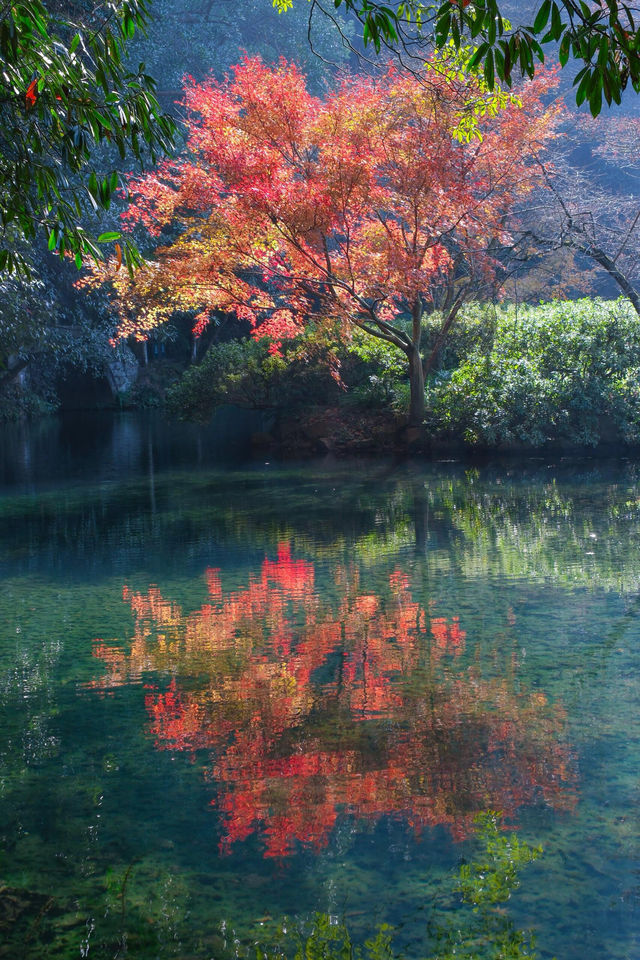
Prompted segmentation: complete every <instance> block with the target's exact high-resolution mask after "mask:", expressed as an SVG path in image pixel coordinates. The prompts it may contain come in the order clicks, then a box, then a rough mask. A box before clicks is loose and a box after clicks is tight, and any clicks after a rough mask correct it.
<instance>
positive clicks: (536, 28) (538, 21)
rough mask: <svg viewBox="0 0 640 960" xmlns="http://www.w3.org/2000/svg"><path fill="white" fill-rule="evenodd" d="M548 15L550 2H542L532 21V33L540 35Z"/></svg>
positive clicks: (549, 0) (545, 0)
mask: <svg viewBox="0 0 640 960" xmlns="http://www.w3.org/2000/svg"><path fill="white" fill-rule="evenodd" d="M550 13H551V0H544V3H543V4H542V6H541V7H540V9H539V10H538V13H537V15H536V18H535V20H534V21H533V32H534V33H542V31H543V30H544V28H545V27H546V25H547V21H548V20H549V14H550Z"/></svg>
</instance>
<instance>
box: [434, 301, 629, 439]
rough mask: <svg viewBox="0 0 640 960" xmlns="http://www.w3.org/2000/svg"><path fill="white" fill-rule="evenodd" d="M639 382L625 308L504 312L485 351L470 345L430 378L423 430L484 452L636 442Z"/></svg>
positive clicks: (605, 305) (580, 305) (573, 305)
mask: <svg viewBox="0 0 640 960" xmlns="http://www.w3.org/2000/svg"><path fill="white" fill-rule="evenodd" d="M462 323H463V324H464V320H463V321H462ZM639 380H640V321H639V319H638V316H637V314H636V313H635V312H634V311H633V309H632V307H631V305H630V304H629V303H628V302H626V301H623V300H619V301H615V302H606V301H598V300H578V301H573V302H571V301H568V302H564V301H563V302H561V301H555V302H553V303H548V304H541V305H540V306H537V307H520V308H519V309H518V310H516V309H515V308H514V307H513V306H505V307H502V308H499V309H498V310H497V311H496V328H495V335H494V338H493V345H492V347H491V349H490V350H489V352H488V353H487V352H484V350H483V349H482V345H480V344H479V345H477V346H476V347H474V348H473V349H472V350H471V352H470V354H469V355H468V357H467V358H466V360H465V361H464V362H463V363H461V364H460V366H459V367H458V368H457V369H455V370H454V371H453V372H452V373H451V374H450V375H445V376H443V375H442V374H440V375H436V376H434V377H433V378H432V382H431V384H430V389H429V407H430V415H431V425H430V426H431V431H432V432H433V434H434V435H435V436H439V437H447V438H452V437H453V438H456V439H464V440H465V441H466V442H468V443H471V444H483V445H488V446H494V445H499V444H527V445H533V446H539V445H541V444H543V443H545V442H546V441H547V440H549V439H554V440H556V439H557V440H565V441H570V442H574V443H580V444H592V445H595V444H596V443H598V442H599V441H600V440H614V439H619V440H623V441H626V442H634V443H635V442H638V441H640V389H639Z"/></svg>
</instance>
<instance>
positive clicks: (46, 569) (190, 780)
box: [0, 416, 640, 960]
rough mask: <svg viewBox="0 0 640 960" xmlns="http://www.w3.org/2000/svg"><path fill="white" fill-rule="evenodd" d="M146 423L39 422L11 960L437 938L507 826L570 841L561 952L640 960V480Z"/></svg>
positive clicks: (0, 905) (29, 458)
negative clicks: (280, 448)
mask: <svg viewBox="0 0 640 960" xmlns="http://www.w3.org/2000/svg"><path fill="white" fill-rule="evenodd" d="M233 437H234V433H233V431H232V430H227V431H226V432H224V431H221V430H220V429H219V428H215V429H209V430H197V429H195V428H193V429H192V428H185V427H184V426H176V425H174V426H168V427H167V426H166V425H163V424H162V423H160V422H159V421H156V420H153V419H149V420H145V419H142V418H137V417H131V416H129V417H126V416H125V417H121V418H115V419H110V418H103V419H100V418H93V419H92V418H85V419H83V420H80V421H78V420H71V419H68V420H67V421H61V422H60V421H51V422H49V424H41V425H40V426H39V427H37V428H33V429H32V430H28V429H24V428H20V429H17V428H16V430H15V431H14V432H8V433H7V435H6V443H5V446H4V448H3V452H4V460H3V462H2V464H1V466H0V577H1V578H2V579H1V586H0V631H1V632H0V957H3V958H4V957H8V958H12V960H13V958H22V957H24V958H25V960H32V958H45V957H46V958H49V957H51V958H56V960H57V958H65V960H66V958H71V957H96V958H107V957H123V956H129V957H135V958H141V960H147V958H156V957H159V958H164V957H180V958H185V960H186V958H198V960H205V958H209V957H223V956H227V955H229V956H232V955H233V954H234V953H236V952H239V953H245V952H246V951H247V949H248V948H249V947H250V945H251V943H253V942H255V941H256V940H257V939H264V938H265V937H268V936H269V930H270V927H271V924H272V922H273V923H275V922H276V921H278V920H280V918H282V917H283V916H285V915H286V916H289V917H306V916H309V915H310V914H311V913H312V912H313V911H316V910H319V911H324V912H328V913H330V914H332V915H333V916H335V917H344V918H345V919H346V921H347V923H348V924H349V926H350V927H351V929H352V930H353V932H354V936H355V937H356V938H362V937H365V936H367V935H368V934H370V933H371V932H372V930H373V929H374V928H375V925H376V924H377V923H379V922H382V921H388V922H390V923H392V924H394V925H395V926H396V927H397V930H398V932H397V935H396V936H397V939H398V943H399V944H400V946H401V947H402V949H403V950H404V952H405V955H406V956H409V957H411V956H415V957H418V956H422V957H424V956H425V952H424V947H423V946H422V938H423V932H424V929H425V927H426V924H427V922H428V920H429V916H430V911H431V909H432V906H433V903H434V902H435V900H436V899H437V897H438V895H439V891H440V890H441V889H442V888H443V885H446V884H447V883H448V878H449V877H450V876H451V874H452V873H453V872H455V871H456V869H457V868H458V866H459V864H460V862H461V861H462V860H464V859H465V858H467V857H469V856H471V855H472V853H471V851H472V850H473V829H474V824H473V820H474V816H475V815H476V814H477V813H478V812H480V811H483V810H487V809H493V810H500V811H502V813H503V814H504V819H505V825H506V826H511V827H517V829H518V830H519V832H520V834H521V835H522V836H523V837H524V838H526V839H528V840H530V841H531V842H534V843H540V844H542V846H543V848H544V856H543V857H542V858H541V859H540V860H539V861H538V862H537V863H536V864H535V865H532V866H530V867H527V868H526V871H525V873H523V877H522V886H521V888H520V889H519V890H518V891H517V893H516V894H515V895H514V896H513V898H512V903H510V905H509V906H510V910H511V911H512V915H513V917H514V921H515V922H516V923H517V924H518V925H520V926H522V927H530V928H533V929H534V931H535V933H536V937H537V948H538V951H539V953H540V956H542V957H552V956H556V957H558V960H560V958H569V960H571V958H575V960H577V958H585V957H589V958H609V957H611V958H628V960H637V957H638V955H640V950H639V947H638V928H639V913H638V905H639V896H640V881H639V874H638V868H639V842H638V813H637V810H638V767H639V764H638V761H639V760H640V720H639V718H638V688H639V683H638V677H639V675H640V673H639V666H640V664H639V657H640V652H639V651H640V647H639V644H638V640H639V637H640V594H639V587H640V486H639V479H640V467H639V466H636V465H635V464H633V463H629V462H598V461H588V460H583V461H573V462H572V461H563V460H558V461H556V462H545V461H542V460H528V461H523V462H521V463H518V464H514V463H510V464H509V463H507V464H485V465H483V466H479V465H471V464H468V463H467V464H465V463H461V462H447V463H444V462H443V463H426V462H405V463H393V462H390V461H389V462H387V461H384V462H382V461H363V460H359V461H356V462H333V463H332V462H329V461H324V462H317V463H311V464H302V465H300V464H288V463H284V464H282V463H280V464H278V463H275V462H268V461H266V462H265V459H264V458H263V459H260V460H243V459H242V457H241V452H240V451H239V450H238V449H236V448H235V447H234V443H233Z"/></svg>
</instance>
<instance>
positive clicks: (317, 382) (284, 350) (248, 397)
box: [167, 336, 340, 420]
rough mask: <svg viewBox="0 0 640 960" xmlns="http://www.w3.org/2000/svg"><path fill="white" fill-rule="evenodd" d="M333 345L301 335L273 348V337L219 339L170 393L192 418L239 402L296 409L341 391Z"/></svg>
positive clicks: (180, 411) (170, 399) (178, 407)
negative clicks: (279, 346) (270, 338)
mask: <svg viewBox="0 0 640 960" xmlns="http://www.w3.org/2000/svg"><path fill="white" fill-rule="evenodd" d="M335 371H336V367H335V358H334V356H333V354H332V351H331V348H330V345H327V344H324V343H322V342H318V341H315V340H314V339H313V338H306V337H305V336H302V337H299V338H298V339H296V340H292V341H288V342H287V343H285V344H284V345H283V346H282V347H281V348H280V350H279V351H278V352H274V348H273V345H272V344H271V342H270V341H269V340H268V339H266V338H263V339H261V340H253V339H249V340H234V341H231V342H229V343H221V344H215V345H213V346H211V347H210V348H209V350H208V351H207V353H206V354H205V356H204V358H203V359H202V361H201V362H200V363H199V364H198V365H197V366H193V367H191V368H190V369H189V370H187V372H186V373H185V374H184V376H183V377H182V379H181V380H180V381H179V382H178V383H177V384H175V385H174V386H173V387H172V388H171V389H170V390H169V391H168V394H167V400H168V404H169V408H170V409H171V410H172V411H173V412H174V413H177V414H178V415H179V416H181V417H184V418H185V419H190V420H208V419H209V417H210V416H211V414H212V412H213V410H214V409H215V407H217V406H220V405H222V404H226V403H229V404H235V405H237V406H240V407H249V408H252V409H258V410H266V409H272V408H280V409H287V410H291V409H292V408H295V407H297V406H300V405H301V404H307V405H313V404H315V403H327V402H329V401H330V399H331V398H332V397H333V398H335V397H336V396H337V395H338V394H339V393H340V387H339V386H338V383H337V382H336V379H335Z"/></svg>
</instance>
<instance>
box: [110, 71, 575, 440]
mask: <svg viewBox="0 0 640 960" xmlns="http://www.w3.org/2000/svg"><path fill="white" fill-rule="evenodd" d="M554 82H555V81H554V79H553V77H552V76H550V75H544V74H542V75H539V76H538V77H536V79H535V80H534V81H532V82H530V83H529V84H526V85H525V86H524V87H523V88H522V90H521V91H520V92H519V93H518V94H517V95H516V94H513V93H503V92H500V91H495V92H493V93H490V92H489V91H488V88H487V86H486V84H485V82H484V81H483V80H482V79H481V78H480V77H479V76H478V75H477V74H475V73H473V72H472V71H469V70H468V69H467V68H466V67H465V60H464V57H461V56H459V55H457V54H454V53H453V52H449V53H448V54H446V55H443V56H441V58H440V59H438V60H434V61H432V62H431V64H430V65H429V69H428V71H427V77H426V80H425V81H424V82H419V81H418V80H417V79H416V78H415V77H414V76H412V75H410V74H404V73H402V72H401V71H398V70H396V69H394V68H389V69H387V70H386V72H385V73H383V74H382V75H376V76H373V77H366V76H357V77H346V78H344V79H343V80H342V82H341V83H340V84H339V85H338V87H337V89H336V90H334V91H333V92H331V93H329V94H328V95H327V96H326V98H325V99H318V98H316V97H313V96H311V95H310V94H309V92H308V91H307V89H306V85H305V78H304V76H302V74H301V73H300V72H299V70H298V69H297V68H296V67H295V66H293V65H292V64H288V63H286V62H284V61H283V62H281V63H280V64H279V65H277V66H267V65H265V64H264V63H262V61H260V60H259V59H245V60H244V61H243V62H242V63H240V64H239V65H238V66H236V67H235V68H234V70H233V72H232V75H231V76H230V77H228V78H227V79H226V80H225V81H223V82H222V83H218V82H217V81H215V80H209V81H207V82H205V83H202V84H198V83H195V82H193V81H192V82H191V83H190V84H189V86H188V88H187V92H186V106H187V108H188V110H189V116H190V120H189V125H188V129H189V139H188V156H187V158H186V159H184V160H182V161H180V162H178V163H174V162H167V163H165V164H163V165H162V166H161V167H160V168H159V169H158V170H157V171H155V172H153V173H151V174H149V175H147V176H145V177H142V178H139V179H136V180H133V181H132V182H131V184H130V190H131V192H132V194H133V197H134V202H133V203H132V205H131V206H130V207H129V209H128V210H127V211H126V213H125V215H124V216H125V220H127V221H128V222H129V223H132V224H136V223H141V224H143V225H144V226H145V227H146V228H147V230H148V231H149V232H150V233H151V234H152V235H155V236H160V234H161V232H162V230H163V229H164V228H165V227H167V226H169V225H171V228H172V231H174V232H175V229H176V227H177V226H178V227H179V229H180V236H179V238H178V239H177V240H176V241H175V242H173V243H171V244H170V245H168V246H164V247H160V248H159V249H158V250H157V251H156V262H155V263H153V264H150V265H149V267H148V268H147V269H146V270H143V271H141V272H140V273H139V274H138V275H137V276H136V277H134V278H130V277H128V276H125V275H124V274H114V275H113V276H112V277H111V282H112V283H113V284H114V286H115V287H116V290H117V293H118V296H119V300H120V312H121V318H122V327H121V330H122V333H123V335H125V334H131V333H138V334H140V333H141V332H144V331H146V330H148V329H150V328H152V327H153V326H154V325H156V324H158V323H161V322H164V321H165V320H166V319H167V318H168V317H169V316H170V315H171V313H172V312H173V311H174V310H175V309H183V310H184V309H190V310H193V311H195V312H196V313H197V329H200V327H201V326H203V325H204V324H206V323H207V322H208V319H209V318H210V317H211V315H212V313H213V312H214V311H220V310H221V311H225V312H233V313H235V314H236V315H237V316H238V317H240V318H243V319H245V320H248V321H249V322H250V323H251V325H252V327H253V330H254V333H255V335H256V336H258V337H263V336H269V337H271V338H273V341H274V343H275V344H276V346H274V349H277V342H278V341H279V340H281V339H282V338H286V337H290V336H293V335H295V334H296V332H297V331H299V330H300V329H301V328H302V326H303V325H304V324H308V323H320V322H322V323H328V324H331V325H332V326H333V327H334V328H335V329H336V330H338V331H339V332H340V334H341V335H343V336H346V337H348V336H349V330H350V329H351V328H352V327H353V325H355V326H357V327H360V328H361V329H362V330H364V331H366V332H367V333H368V334H370V335H372V336H374V337H378V338H380V339H382V340H384V341H386V342H388V343H390V344H392V345H393V346H394V347H396V348H397V349H398V350H400V351H402V353H404V355H405V356H406V359H407V364H408V372H409V380H410V386H411V403H410V418H409V422H410V424H412V425H419V424H420V423H421V422H422V420H423V417H424V375H425V372H428V369H429V368H430V366H431V364H432V363H433V361H434V360H435V355H436V352H437V349H438V348H439V346H440V344H441V342H442V340H443V339H444V337H445V336H446V334H447V331H448V330H449V328H450V326H451V324H452V323H453V322H454V319H455V317H456V314H457V313H458V310H459V308H460V306H461V304H462V303H463V301H464V300H465V299H467V298H468V297H470V296H471V295H473V296H474V297H477V296H478V295H479V293H480V291H481V290H482V289H483V287H485V286H486V285H487V284H493V283H494V282H495V279H496V274H497V269H498V264H497V262H496V259H495V249H496V247H499V246H500V245H501V244H502V243H504V241H505V240H506V239H508V236H507V233H506V229H505V220H506V217H507V216H508V214H509V212H510V210H511V208H512V206H513V204H514V202H515V200H516V199H521V198H522V197H523V196H524V195H525V194H527V193H528V192H529V191H530V190H531V189H532V188H533V186H534V185H535V184H536V183H537V182H538V179H539V177H540V171H539V168H538V166H537V165H536V164H534V163H532V159H533V157H534V155H535V154H536V153H537V152H538V151H539V150H540V149H541V147H542V146H543V145H544V144H545V142H546V141H547V140H548V139H549V138H550V137H551V136H552V135H553V132H554V130H555V125H556V119H557V117H558V115H559V109H560V108H559V107H558V106H557V105H552V106H545V105H544V103H543V97H544V95H545V94H546V93H548V92H549V90H550V88H552V86H553V84H554ZM433 309H439V310H441V311H442V317H443V322H442V328H441V333H440V337H439V338H438V342H437V343H436V349H435V350H434V352H433V354H432V356H431V357H430V358H427V359H426V363H425V362H424V361H423V358H422V355H421V331H422V319H423V314H424V313H425V312H426V311H429V310H433Z"/></svg>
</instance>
